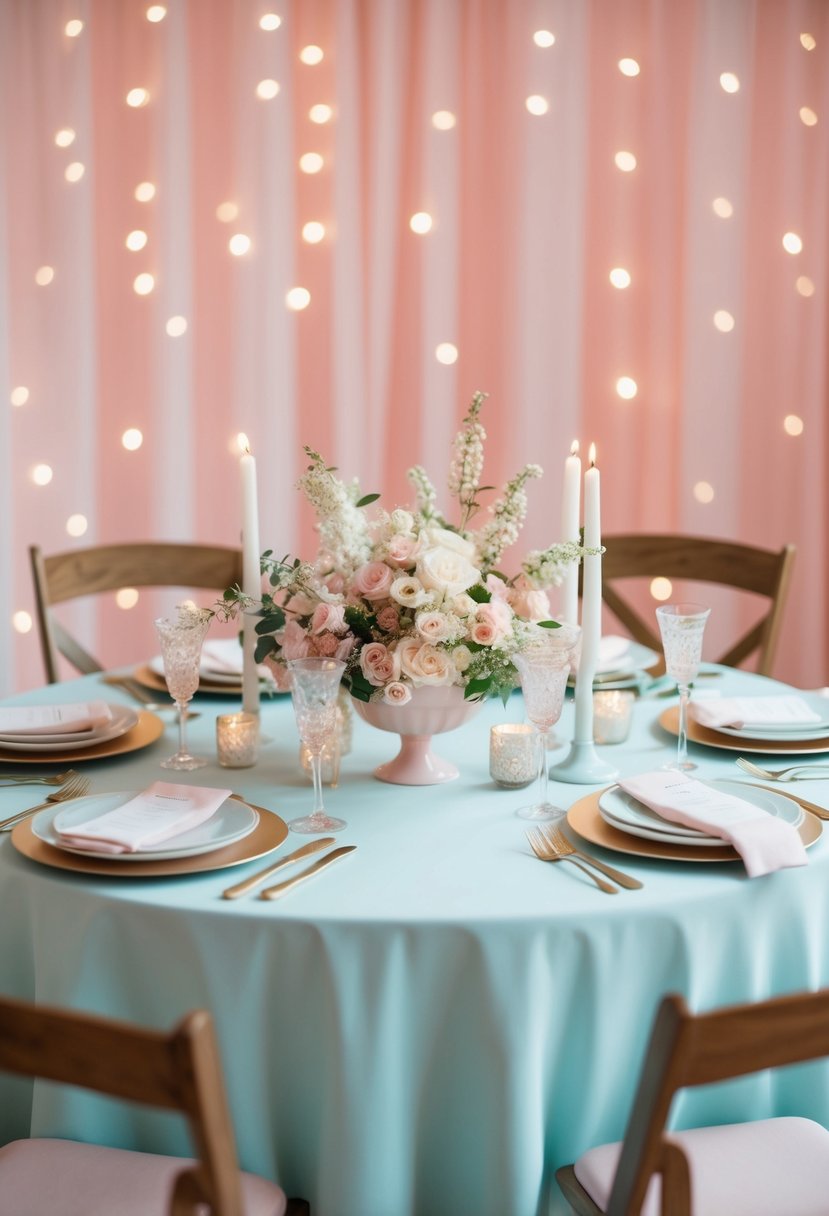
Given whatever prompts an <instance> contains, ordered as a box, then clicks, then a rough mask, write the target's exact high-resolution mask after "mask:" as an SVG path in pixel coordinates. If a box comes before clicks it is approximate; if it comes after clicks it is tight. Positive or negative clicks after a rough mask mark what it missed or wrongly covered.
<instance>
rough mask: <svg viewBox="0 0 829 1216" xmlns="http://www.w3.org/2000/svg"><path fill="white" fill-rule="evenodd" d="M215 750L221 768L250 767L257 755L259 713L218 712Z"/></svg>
mask: <svg viewBox="0 0 829 1216" xmlns="http://www.w3.org/2000/svg"><path fill="white" fill-rule="evenodd" d="M216 751H217V753H218V756H219V764H221V766H222V768H250V767H251V766H252V765H254V764H255V763H256V759H257V756H258V755H259V715H258V714H219V716H218V717H217V719H216Z"/></svg>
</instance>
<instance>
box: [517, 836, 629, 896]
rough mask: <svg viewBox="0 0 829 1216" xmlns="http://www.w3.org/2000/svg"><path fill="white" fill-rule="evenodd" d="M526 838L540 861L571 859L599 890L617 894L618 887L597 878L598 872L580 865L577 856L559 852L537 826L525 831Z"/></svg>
mask: <svg viewBox="0 0 829 1216" xmlns="http://www.w3.org/2000/svg"><path fill="white" fill-rule="evenodd" d="M527 840H529V842H530V848H531V849H532V851H533V852H534V853H535V855H536V857H538V858H539V859H540V860H541V861H571V862H572V863H573V865H574V866H578V868H579V869H580V870H581V871H582V872H583V873H585V874H586V875H587V877H588V878H592V880H593V882H594V883H595V884H596V886H597V887H598V888H599V890H600V891H605V892H606V893H607V894H608V895H618V894H619V888H618V887H611V885H610V883H609V882H605V881H604V879H603V878H599V876H598V874H594V873H593V871H592V870H589V869H588V868H587V866H586V865H582V863H581V862H580V861H579V860H578V858H576V857H572V856H570V854H569V853H560V852H559V850H558V849H557V848H555V847H554V846H553V845H552V844H550V841H549V840H548V839H547V837H546V836H543V835H542V834H541V832H540V831H539V830H538V828H534V829H533V830H532V831H531V832H527Z"/></svg>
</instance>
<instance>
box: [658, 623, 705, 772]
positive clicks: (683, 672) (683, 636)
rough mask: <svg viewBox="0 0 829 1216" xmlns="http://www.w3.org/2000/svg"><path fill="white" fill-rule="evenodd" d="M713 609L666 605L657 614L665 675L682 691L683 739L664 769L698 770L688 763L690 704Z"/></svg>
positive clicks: (680, 709)
mask: <svg viewBox="0 0 829 1216" xmlns="http://www.w3.org/2000/svg"><path fill="white" fill-rule="evenodd" d="M710 614H711V609H710V608H706V607H705V606H704V605H703V604H687V603H686V604H663V605H662V606H661V607H659V608H657V610H656V619H657V621H658V622H659V632H660V633H661V634H662V649H663V650H664V652H665V671H666V672H667V674H668V675H669V676H671V677H672V678H673V679H674V680H676V682H677V688H678V689H679V735H678V738H677V744H676V760H674V761H672V762H671V763H670V764H666V765H665V766H664V767H665V768H669V769H679V770H680V771H682V772H688V771H689V770H691V769H695V768H696V767H697V766H696V764H695V763H694V762H693V760H689V759H688V702H689V701H690V699H691V681H692V680H693V679H694V677H695V676H696V674H697V672H698V671H699V665H700V662H701V660H702V635H703V633H704V632H705V622H706V621H707V620H708V617H709V616H710Z"/></svg>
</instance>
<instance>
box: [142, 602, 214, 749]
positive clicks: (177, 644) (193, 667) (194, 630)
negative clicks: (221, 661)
mask: <svg viewBox="0 0 829 1216" xmlns="http://www.w3.org/2000/svg"><path fill="white" fill-rule="evenodd" d="M210 620H211V614H210V613H209V612H207V611H200V610H199V609H196V610H195V611H193V610H190V609H182V610H180V611H179V614H178V616H177V617H175V618H168V617H160V618H159V619H158V620H157V621H156V622H155V628H156V632H157V633H158V638H159V641H160V642H161V655H162V658H163V660H164V679H165V680H166V682H167V689H168V691H169V693H170V696H171V697H172V698H173V700H174V701H175V703H176V709H177V710H178V751H177V752H176V753H175V754H174V755H172V756H170V758H169V760H162V761H161V767H162V768H172V769H178V770H179V771H180V772H189V771H190V770H192V769H194V768H203V767H204V766H205V765H206V764H207V760H205V759H202V758H201V757H200V756H192V755H191V754H190V752H189V751H188V750H187V706H188V704H189V702H190V701H191V699H192V697H193V693H194V692H195V691H196V689H197V688H198V686H199V664H200V662H201V648H202V644H203V642H204V639H205V636H206V634H207V631H208V629H209V628H210Z"/></svg>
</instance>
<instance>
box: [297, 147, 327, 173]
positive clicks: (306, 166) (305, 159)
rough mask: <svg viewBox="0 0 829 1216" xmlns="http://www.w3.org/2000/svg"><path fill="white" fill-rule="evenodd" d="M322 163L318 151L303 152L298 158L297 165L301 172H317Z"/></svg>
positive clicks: (323, 162)
mask: <svg viewBox="0 0 829 1216" xmlns="http://www.w3.org/2000/svg"><path fill="white" fill-rule="evenodd" d="M324 164H325V161H324V160H323V158H322V157H321V156H320V154H319V152H303V154H302V156H300V158H299V167H300V169H301V170H302V172H303V173H319V171H320V169H321V168H322V167H323V165H324Z"/></svg>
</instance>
